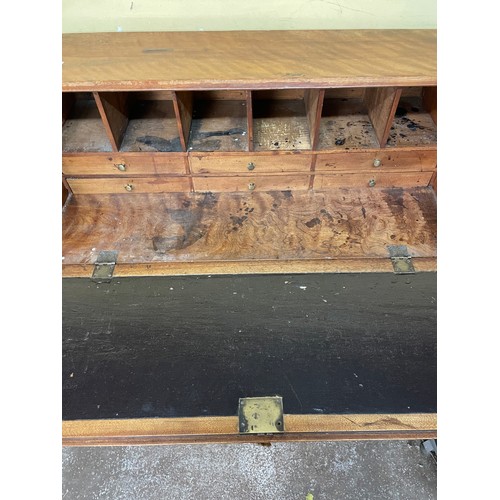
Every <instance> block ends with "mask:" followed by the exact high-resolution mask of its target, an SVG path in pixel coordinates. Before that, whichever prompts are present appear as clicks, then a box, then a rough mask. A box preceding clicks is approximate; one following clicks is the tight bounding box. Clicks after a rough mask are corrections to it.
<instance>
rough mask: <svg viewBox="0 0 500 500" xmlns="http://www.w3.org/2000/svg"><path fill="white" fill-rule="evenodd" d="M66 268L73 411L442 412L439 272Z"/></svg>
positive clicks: (65, 332) (109, 414)
mask: <svg viewBox="0 0 500 500" xmlns="http://www.w3.org/2000/svg"><path fill="white" fill-rule="evenodd" d="M107 248H110V247H107ZM62 281H63V282H62V294H63V304H62V312H63V322H62V344H63V345H62V389H63V394H62V396H63V408H62V413H63V419H64V420H66V421H69V420H95V419H113V420H116V419H120V418H121V419H135V418H169V417H171V418H184V417H200V416H205V417H217V416H221V417H225V416H232V415H236V414H237V408H238V399H239V398H240V397H251V396H255V395H269V394H278V395H280V396H282V397H283V407H284V411H285V413H286V414H288V415H319V416H328V415H351V414H361V415H363V414H368V415H373V414H382V415H384V414H402V415H412V414H415V413H417V414H419V413H435V412H436V329H437V328H436V299H435V298H436V288H437V287H436V281H437V278H436V273H419V274H415V275H412V276H397V275H394V274H393V273H361V274H356V273H350V274H336V275H331V274H314V275H300V274H290V275H265V276H259V275H246V276H231V275H226V276H217V277H210V276H177V277H174V276H165V277H158V276H156V277H150V276H149V277H140V278H139V277H138V278H119V279H117V280H115V279H113V280H112V282H111V283H93V282H92V281H91V280H89V279H80V278H74V279H63V280H62ZM82 318H85V320H84V321H82ZM117 413H118V415H117ZM379 418H380V419H381V420H382V421H379V422H378V423H377V424H375V422H373V421H372V422H371V423H372V425H373V427H374V428H375V429H377V430H381V427H379V426H383V425H396V426H399V425H401V424H398V422H383V417H379ZM361 422H363V420H362V419H361ZM362 427H363V426H361V428H362ZM366 427H370V426H366ZM410 427H411V424H410ZM396 428H397V427H396ZM233 429H234V428H233ZM234 430H236V429H234ZM234 430H233V432H234ZM285 430H287V425H286V422H285ZM316 430H318V431H319V430H320V429H319V428H317V429H316ZM323 430H324V429H323Z"/></svg>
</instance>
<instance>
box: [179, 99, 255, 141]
mask: <svg viewBox="0 0 500 500" xmlns="http://www.w3.org/2000/svg"><path fill="white" fill-rule="evenodd" d="M192 100H193V102H192V119H191V123H190V130H189V140H188V151H248V135H247V134H248V130H247V101H246V93H245V92H243V91H236V92H222V91H219V92H211V91H198V92H193V93H192Z"/></svg>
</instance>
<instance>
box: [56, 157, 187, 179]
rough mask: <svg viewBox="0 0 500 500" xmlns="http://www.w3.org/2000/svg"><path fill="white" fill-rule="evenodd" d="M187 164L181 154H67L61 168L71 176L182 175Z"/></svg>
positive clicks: (63, 158)
mask: <svg viewBox="0 0 500 500" xmlns="http://www.w3.org/2000/svg"><path fill="white" fill-rule="evenodd" d="M186 161H187V158H186V157H185V154H183V153H179V154H175V153H174V154H172V153H111V154H109V153H86V154H85V155H82V154H72V153H67V154H63V157H62V169H63V173H64V174H66V175H70V176H71V175H78V176H82V175H83V176H85V175H112V176H120V177H127V176H128V175H148V174H149V175H151V174H152V175H157V174H162V175H185V174H186V166H185V162H186ZM119 166H120V168H124V169H125V170H119V168H118V167H119Z"/></svg>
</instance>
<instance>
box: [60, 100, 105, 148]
mask: <svg viewBox="0 0 500 500" xmlns="http://www.w3.org/2000/svg"><path fill="white" fill-rule="evenodd" d="M62 115H63V125H62V150H63V153H73V152H74V153H76V152H92V153H96V152H110V151H112V147H111V143H110V141H109V139H108V136H107V134H106V129H105V127H104V123H103V121H102V120H101V115H100V114H99V109H98V107H97V104H96V101H95V99H94V97H93V95H92V93H90V92H76V93H71V94H66V93H63V100H62Z"/></svg>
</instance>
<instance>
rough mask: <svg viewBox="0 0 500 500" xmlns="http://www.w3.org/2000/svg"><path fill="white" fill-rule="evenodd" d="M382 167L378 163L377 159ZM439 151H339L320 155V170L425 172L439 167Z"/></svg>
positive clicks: (317, 158)
mask: <svg viewBox="0 0 500 500" xmlns="http://www.w3.org/2000/svg"><path fill="white" fill-rule="evenodd" d="M376 160H378V161H379V162H380V164H379V166H378V167H375V166H374V162H375V164H376V165H377V164H378V162H376ZM436 164H437V152H436V150H435V149H412V150H409V151H408V150H404V149H400V150H397V151H395V150H387V149H373V150H370V151H335V152H330V153H325V154H318V155H317V156H316V168H315V170H316V172H352V173H355V172H360V171H373V172H384V171H386V170H393V171H400V172H403V171H413V172H422V171H423V172H425V171H432V170H435V168H436Z"/></svg>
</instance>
